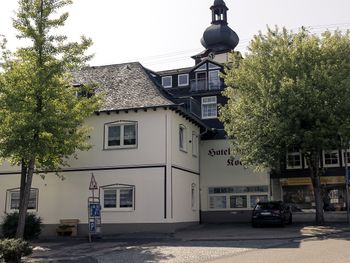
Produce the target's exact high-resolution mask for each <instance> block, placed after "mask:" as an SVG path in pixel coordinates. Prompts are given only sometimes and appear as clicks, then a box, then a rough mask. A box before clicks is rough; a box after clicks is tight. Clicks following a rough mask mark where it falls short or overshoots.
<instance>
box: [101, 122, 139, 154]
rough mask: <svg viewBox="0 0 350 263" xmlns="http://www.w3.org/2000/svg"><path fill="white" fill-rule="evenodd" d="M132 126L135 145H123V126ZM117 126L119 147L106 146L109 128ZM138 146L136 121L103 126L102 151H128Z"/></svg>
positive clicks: (111, 123)
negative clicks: (133, 127)
mask: <svg viewBox="0 0 350 263" xmlns="http://www.w3.org/2000/svg"><path fill="white" fill-rule="evenodd" d="M129 125H134V126H135V144H130V145H124V132H125V126H129ZM113 126H119V127H120V145H108V142H109V140H108V139H109V127H113ZM137 144H138V129H137V122H136V121H117V122H110V123H106V124H105V125H104V149H105V150H114V149H130V148H137Z"/></svg>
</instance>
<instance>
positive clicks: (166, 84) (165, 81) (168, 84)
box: [162, 76, 173, 88]
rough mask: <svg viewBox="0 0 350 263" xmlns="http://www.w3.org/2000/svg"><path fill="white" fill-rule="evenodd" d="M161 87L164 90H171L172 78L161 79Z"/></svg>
mask: <svg viewBox="0 0 350 263" xmlns="http://www.w3.org/2000/svg"><path fill="white" fill-rule="evenodd" d="M162 86H163V87H164V88H171V87H172V86H173V77H172V76H165V77H162Z"/></svg>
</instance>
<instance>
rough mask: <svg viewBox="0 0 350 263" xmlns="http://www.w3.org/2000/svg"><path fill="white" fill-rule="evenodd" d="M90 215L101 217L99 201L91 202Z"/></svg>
mask: <svg viewBox="0 0 350 263" xmlns="http://www.w3.org/2000/svg"><path fill="white" fill-rule="evenodd" d="M89 205H90V207H89V208H90V209H89V210H90V217H100V216H101V205H100V204H99V203H90V204H89Z"/></svg>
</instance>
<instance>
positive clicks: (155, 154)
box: [0, 0, 272, 235]
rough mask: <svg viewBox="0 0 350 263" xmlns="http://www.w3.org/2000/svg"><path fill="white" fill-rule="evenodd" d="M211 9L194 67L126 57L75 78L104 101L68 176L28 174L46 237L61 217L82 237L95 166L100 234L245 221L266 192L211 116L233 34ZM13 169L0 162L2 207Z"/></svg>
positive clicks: (13, 200) (15, 175)
mask: <svg viewBox="0 0 350 263" xmlns="http://www.w3.org/2000/svg"><path fill="white" fill-rule="evenodd" d="M210 9H211V11H212V22H211V25H210V26H209V27H208V28H207V29H206V30H205V32H204V34H203V38H202V40H201V42H202V44H203V46H204V47H205V50H204V51H203V52H201V53H200V54H197V55H195V56H193V58H194V60H195V65H194V66H193V67H191V68H181V69H174V70H167V71H161V72H153V71H151V70H148V69H145V68H144V67H143V66H142V65H140V64H139V63H126V64H120V65H109V66H100V67H90V68H86V69H84V70H82V71H80V72H77V73H76V74H75V75H74V77H75V83H74V84H75V85H77V86H79V85H86V84H91V83H92V84H94V85H96V90H95V92H96V93H100V94H102V95H103V103H102V106H101V108H100V110H99V111H98V112H96V114H95V115H94V116H91V117H90V118H88V119H87V120H86V124H87V125H89V126H91V127H92V128H93V130H92V132H91V135H90V143H91V144H92V145H93V147H92V149H91V150H89V151H87V152H79V153H77V155H78V159H74V158H72V159H70V160H69V165H70V166H69V167H68V168H64V169H63V170H62V172H61V174H62V175H63V176H64V177H65V180H63V181H62V180H60V179H59V178H58V177H56V176H55V174H54V173H50V174H48V175H46V176H45V180H43V179H42V178H41V177H40V176H39V175H35V176H34V180H33V186H32V193H31V199H30V204H29V211H32V212H36V213H37V214H38V215H39V216H41V217H42V219H43V222H44V225H45V228H44V235H52V234H54V233H55V230H56V228H57V226H58V224H59V222H60V219H78V220H79V221H80V224H79V228H78V233H79V234H80V235H84V234H87V231H88V227H87V224H88V211H87V200H88V197H89V196H91V191H89V189H88V188H89V182H90V178H91V174H92V173H93V174H94V177H95V178H96V181H97V184H98V186H99V190H98V193H97V192H96V194H98V196H99V197H100V199H101V205H102V225H103V228H102V231H103V234H107V235H108V234H115V233H120V232H135V231H173V230H174V229H177V228H181V227H185V226H188V225H190V224H197V223H199V222H200V221H201V222H234V221H245V222H248V221H249V220H250V215H251V210H252V207H253V206H254V204H255V203H256V202H257V201H258V200H267V199H270V198H272V197H271V194H270V193H271V189H270V178H269V173H268V172H267V171H266V172H264V173H256V172H253V171H252V170H251V169H249V168H245V167H243V166H242V164H241V162H240V161H239V157H234V156H232V155H231V150H230V146H229V142H228V141H227V140H226V137H225V132H224V129H223V125H222V123H221V122H220V121H219V120H218V106H219V105H223V104H225V103H226V101H227V100H226V98H224V97H223V96H222V95H221V93H222V91H223V89H224V83H223V80H222V78H221V73H222V72H223V67H224V63H225V62H226V61H227V57H228V53H229V52H230V51H232V50H234V48H235V47H236V46H237V44H238V42H239V39H238V36H237V34H236V33H235V32H234V31H233V30H232V29H230V28H229V27H228V24H227V15H226V14H227V11H228V8H227V7H226V5H225V3H224V1H222V0H215V2H214V5H213V6H212V7H211V8H210ZM19 175H20V170H19V168H18V167H11V166H9V165H8V164H6V163H5V164H3V166H2V167H1V168H0V181H1V183H0V210H1V211H4V212H11V211H15V210H16V209H17V208H18V205H19V191H18V186H19ZM200 219H201V220H200Z"/></svg>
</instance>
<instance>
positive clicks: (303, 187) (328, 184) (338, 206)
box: [280, 176, 346, 211]
mask: <svg viewBox="0 0 350 263" xmlns="http://www.w3.org/2000/svg"><path fill="white" fill-rule="evenodd" d="M321 184H322V199H323V203H324V210H325V211H343V210H346V200H345V197H346V187H345V179H344V176H323V177H321ZM280 186H281V192H282V197H283V201H285V202H287V203H290V204H294V205H295V208H296V209H297V210H298V209H300V210H302V209H314V208H315V198H314V192H313V187H312V183H311V179H310V178H309V177H296V178H281V179H280Z"/></svg>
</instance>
